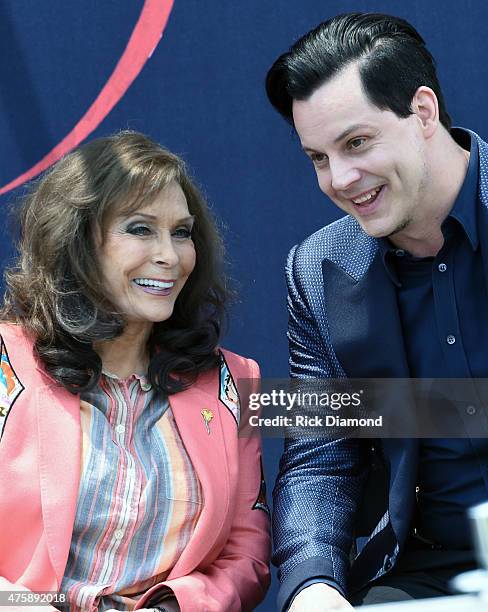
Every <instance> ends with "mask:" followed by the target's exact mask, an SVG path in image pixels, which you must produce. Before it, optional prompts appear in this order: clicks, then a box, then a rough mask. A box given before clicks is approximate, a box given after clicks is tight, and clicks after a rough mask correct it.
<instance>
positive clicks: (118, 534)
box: [114, 529, 124, 540]
mask: <svg viewBox="0 0 488 612" xmlns="http://www.w3.org/2000/svg"><path fill="white" fill-rule="evenodd" d="M123 537H124V532H123V531H122V529H117V531H115V532H114V538H115V539H116V540H121V539H122V538H123Z"/></svg>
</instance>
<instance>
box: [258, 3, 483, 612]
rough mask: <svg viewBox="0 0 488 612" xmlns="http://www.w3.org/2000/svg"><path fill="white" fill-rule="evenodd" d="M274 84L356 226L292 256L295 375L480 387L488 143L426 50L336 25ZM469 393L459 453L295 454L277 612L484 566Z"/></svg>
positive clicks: (438, 445)
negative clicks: (445, 88)
mask: <svg viewBox="0 0 488 612" xmlns="http://www.w3.org/2000/svg"><path fill="white" fill-rule="evenodd" d="M266 86H267V93H268V97H269V99H270V101H271V103H272V104H273V106H274V107H275V108H276V109H277V110H278V111H279V112H280V113H281V114H282V115H283V116H284V117H285V119H287V120H288V121H289V122H290V123H291V124H292V125H293V126H294V128H295V129H296V131H297V134H298V136H299V138H300V142H301V145H302V147H303V150H304V152H305V153H306V155H308V157H309V158H310V159H311V162H312V163H313V165H314V167H315V171H316V174H317V179H318V183H319V187H320V189H321V190H322V191H323V192H324V193H325V194H326V195H327V196H328V197H329V198H330V199H331V200H332V202H333V203H334V204H336V205H337V206H338V207H339V208H340V209H341V210H343V211H344V212H345V213H347V216H345V217H343V218H342V219H340V220H338V221H336V222H335V223H332V224H331V225H329V226H327V227H325V228H323V229H321V230H319V231H318V232H316V233H315V234H313V235H312V236H310V237H309V238H307V239H306V240H305V241H304V242H303V243H302V244H300V245H298V246H296V247H295V248H293V249H292V251H291V253H290V255H289V260H288V264H287V282H288V289H289V340H290V352H291V357H290V362H291V373H292V376H295V377H322V378H324V377H325V378H330V377H332V378H339V377H344V376H347V377H351V378H352V377H354V378H369V377H371V378H380V377H381V378H388V377H398V378H408V377H412V378H466V379H470V378H481V377H487V376H488V357H487V353H486V346H487V343H488V310H487V308H486V303H487V297H488V295H487V275H488V145H487V144H485V143H484V142H483V141H482V140H481V139H480V138H479V137H478V136H477V135H476V134H474V133H472V132H468V131H466V130H459V129H451V121H450V118H449V115H448V113H447V111H446V108H445V103H444V99H443V96H442V92H441V89H440V86H439V83H438V80H437V76H436V71H435V66H434V61H433V59H432V56H431V55H430V53H429V52H428V50H427V49H426V47H425V45H424V41H423V40H422V38H421V37H420V35H419V34H418V33H417V32H416V31H415V29H414V28H413V27H412V26H411V25H410V24H408V23H407V22H405V21H404V20H402V19H398V18H396V17H391V16H387V15H378V14H357V13H355V14H348V15H340V16H338V17H335V18H334V19H331V20H329V21H327V22H325V23H323V24H321V25H320V26H318V27H317V28H316V29H315V30H313V31H311V32H310V33H308V34H306V35H305V36H304V37H303V38H301V39H300V40H299V41H298V42H297V43H296V44H295V45H293V47H292V48H291V50H290V51H289V52H288V53H285V54H284V55H282V56H281V57H280V58H278V60H277V61H276V62H275V64H274V65H273V67H272V68H271V70H270V71H269V73H268V76H267V83H266ZM464 391H465V392H464V395H463V401H462V402H460V403H459V404H458V412H457V418H458V419H459V423H460V431H463V433H460V436H464V437H463V438H459V439H418V440H413V439H405V440H388V439H384V440H381V441H380V442H379V443H378V442H377V443H375V444H373V445H371V443H370V442H368V441H366V440H359V439H341V440H334V441H327V440H315V441H311V440H310V439H302V440H300V439H289V440H287V441H286V444H285V452H284V455H283V458H282V461H281V467H280V476H279V478H278V481H277V485H276V488H275V517H274V536H275V545H276V551H275V556H274V561H275V563H276V564H277V565H278V566H279V568H280V580H281V588H280V593H279V608H280V609H281V610H285V609H290V610H292V611H293V612H314V611H326V610H332V609H342V608H350V607H351V606H350V604H349V603H348V601H347V600H349V601H350V602H352V603H354V604H356V605H360V604H371V603H379V602H383V601H397V600H402V599H413V598H423V597H432V596H439V595H443V594H448V593H449V588H448V582H449V580H450V578H451V577H452V576H453V575H455V574H457V573H459V572H461V571H464V570H466V569H471V568H473V567H474V566H475V562H474V558H473V552H472V550H471V539H470V535H469V530H468V526H467V523H466V518H465V509H466V508H467V507H468V506H470V505H473V504H475V503H477V502H479V501H482V500H485V499H487V498H488V442H487V441H486V440H484V439H480V438H477V437H476V435H479V432H480V431H487V430H488V424H487V421H486V415H485V414H484V411H483V410H482V405H481V402H482V398H481V397H480V396H479V394H477V391H476V387H475V385H474V383H473V384H471V383H469V385H468V389H467V390H464ZM385 474H386V477H385ZM368 476H369V480H368V481H367V483H366V479H367V478H368ZM381 477H383V478H385V480H384V481H382V480H381ZM383 484H384V489H383V487H382V485H383ZM372 488H375V495H376V502H375V504H374V505H371V496H370V498H369V499H368V494H370V493H371V492H372V490H373V489H372ZM383 493H384V495H383ZM382 495H383V497H382ZM354 539H355V540H356V541H355V542H354ZM353 544H354V546H353ZM350 558H353V562H352V565H350Z"/></svg>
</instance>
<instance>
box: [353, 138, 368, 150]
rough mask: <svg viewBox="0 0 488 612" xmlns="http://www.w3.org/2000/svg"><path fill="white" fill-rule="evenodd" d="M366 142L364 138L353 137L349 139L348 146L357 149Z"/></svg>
mask: <svg viewBox="0 0 488 612" xmlns="http://www.w3.org/2000/svg"><path fill="white" fill-rule="evenodd" d="M365 142H366V138H354V139H353V140H351V141H349V148H351V149H359V148H360V147H361V146H362V145H363V144H364V143H365Z"/></svg>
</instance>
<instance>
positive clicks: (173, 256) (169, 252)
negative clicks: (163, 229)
mask: <svg viewBox="0 0 488 612" xmlns="http://www.w3.org/2000/svg"><path fill="white" fill-rule="evenodd" d="M179 259H180V258H179V256H178V252H177V250H176V249H175V245H174V242H173V237H172V236H171V234H170V233H169V232H168V233H165V234H163V235H162V236H160V237H158V239H157V241H156V245H155V248H154V252H153V261H154V263H156V264H158V265H165V266H167V267H171V266H175V265H176V264H177V263H178V261H179Z"/></svg>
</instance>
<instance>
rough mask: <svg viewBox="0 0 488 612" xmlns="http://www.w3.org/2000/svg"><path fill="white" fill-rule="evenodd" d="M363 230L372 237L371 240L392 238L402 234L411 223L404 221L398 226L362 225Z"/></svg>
mask: <svg viewBox="0 0 488 612" xmlns="http://www.w3.org/2000/svg"><path fill="white" fill-rule="evenodd" d="M359 224H360V225H361V228H362V230H363V232H364V233H365V234H368V236H371V238H378V239H379V238H392V237H394V236H396V235H397V234H399V233H400V232H402V231H403V230H404V229H405V228H406V227H407V226H408V225H409V221H408V220H406V221H403V222H402V223H399V224H398V225H397V226H393V227H392V226H387V225H385V224H379V223H378V224H376V223H361V221H360V222H359Z"/></svg>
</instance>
